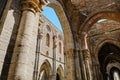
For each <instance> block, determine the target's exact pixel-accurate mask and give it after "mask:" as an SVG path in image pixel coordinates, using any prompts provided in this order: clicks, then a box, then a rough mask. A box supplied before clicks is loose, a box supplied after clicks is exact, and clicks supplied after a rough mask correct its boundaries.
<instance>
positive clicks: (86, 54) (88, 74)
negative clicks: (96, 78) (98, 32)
mask: <svg viewBox="0 0 120 80" xmlns="http://www.w3.org/2000/svg"><path fill="white" fill-rule="evenodd" d="M81 35H82V36H81V51H82V56H81V57H82V59H83V64H82V67H83V73H84V79H85V80H93V76H92V65H91V56H90V51H89V48H88V44H87V35H88V34H87V33H86V32H82V34H81Z"/></svg>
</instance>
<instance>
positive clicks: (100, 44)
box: [94, 39, 120, 61]
mask: <svg viewBox="0 0 120 80" xmlns="http://www.w3.org/2000/svg"><path fill="white" fill-rule="evenodd" d="M105 43H110V44H113V45H116V46H117V47H119V48H120V42H119V41H117V40H113V39H106V40H103V41H101V42H99V43H97V46H96V47H95V48H94V55H95V57H96V60H97V61H98V53H99V51H100V49H101V47H102V46H103V45H104V44H105Z"/></svg>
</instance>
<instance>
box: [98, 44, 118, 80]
mask: <svg viewBox="0 0 120 80" xmlns="http://www.w3.org/2000/svg"><path fill="white" fill-rule="evenodd" d="M119 46H120V45H119ZM119 57H120V47H118V46H116V45H115V44H113V43H108V42H106V43H104V44H103V45H102V46H101V47H100V49H99V51H98V61H99V64H100V71H101V73H102V75H103V80H106V79H107V78H110V77H109V76H108V74H110V73H109V72H110V71H108V70H109V68H110V69H111V68H112V67H116V68H119V67H120V66H119V67H118V66H117V65H116V66H115V65H114V66H113V64H115V63H118V64H120V59H119Z"/></svg>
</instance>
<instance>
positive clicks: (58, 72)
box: [56, 65, 64, 80]
mask: <svg viewBox="0 0 120 80" xmlns="http://www.w3.org/2000/svg"><path fill="white" fill-rule="evenodd" d="M56 75H59V80H64V72H63V68H62V66H61V65H59V67H58V68H57V73H56Z"/></svg>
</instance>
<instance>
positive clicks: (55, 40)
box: [53, 35, 57, 48]
mask: <svg viewBox="0 0 120 80" xmlns="http://www.w3.org/2000/svg"><path fill="white" fill-rule="evenodd" d="M53 43H54V45H53V47H54V48H56V47H57V36H56V35H54V36H53Z"/></svg>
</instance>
